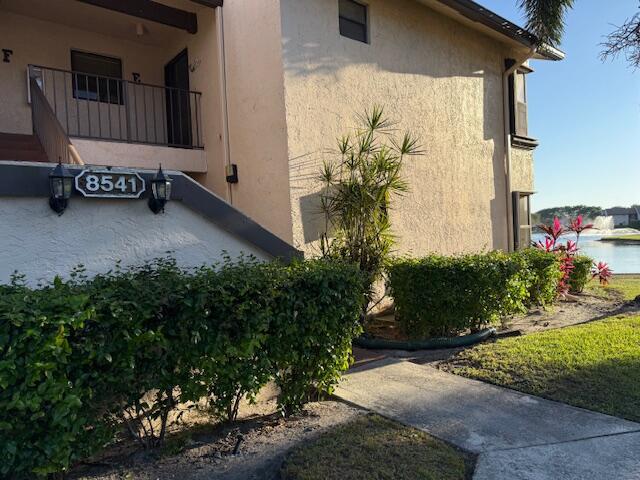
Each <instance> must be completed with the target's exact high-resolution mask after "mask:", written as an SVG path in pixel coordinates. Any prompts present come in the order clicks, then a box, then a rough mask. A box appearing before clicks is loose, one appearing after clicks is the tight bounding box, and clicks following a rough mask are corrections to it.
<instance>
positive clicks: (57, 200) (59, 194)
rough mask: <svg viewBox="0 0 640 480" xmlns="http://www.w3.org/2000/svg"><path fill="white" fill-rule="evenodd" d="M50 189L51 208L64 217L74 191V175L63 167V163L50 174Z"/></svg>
mask: <svg viewBox="0 0 640 480" xmlns="http://www.w3.org/2000/svg"><path fill="white" fill-rule="evenodd" d="M49 187H50V190H51V196H50V197H49V206H50V207H51V209H52V210H53V211H54V212H56V213H57V214H58V215H62V214H63V213H64V211H65V209H66V208H67V203H68V200H69V198H70V197H71V192H72V191H73V175H72V174H71V173H69V170H67V169H66V168H64V167H63V166H62V161H61V160H59V161H58V165H56V167H55V168H54V169H53V170H52V171H51V173H49Z"/></svg>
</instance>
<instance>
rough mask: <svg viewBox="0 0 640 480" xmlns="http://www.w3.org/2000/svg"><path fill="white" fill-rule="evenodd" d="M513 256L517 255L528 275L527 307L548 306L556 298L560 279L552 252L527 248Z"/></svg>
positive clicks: (558, 266)
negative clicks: (525, 266) (524, 265)
mask: <svg viewBox="0 0 640 480" xmlns="http://www.w3.org/2000/svg"><path fill="white" fill-rule="evenodd" d="M514 255H519V256H520V257H521V258H522V259H523V261H524V262H525V264H526V265H527V270H528V274H529V279H528V280H529V298H528V300H527V301H526V304H527V305H549V304H551V303H553V302H554V301H555V299H556V298H557V296H558V282H560V279H561V278H562V272H561V271H560V262H559V261H558V258H557V256H556V255H555V254H554V253H552V252H546V251H544V250H541V249H539V248H527V249H524V250H522V251H520V252H517V253H515V254H514Z"/></svg>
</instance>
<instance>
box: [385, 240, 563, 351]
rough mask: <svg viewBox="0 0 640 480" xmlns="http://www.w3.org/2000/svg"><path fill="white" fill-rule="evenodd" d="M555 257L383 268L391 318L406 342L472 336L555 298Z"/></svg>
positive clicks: (530, 254)
mask: <svg viewBox="0 0 640 480" xmlns="http://www.w3.org/2000/svg"><path fill="white" fill-rule="evenodd" d="M560 276H561V275H560V269H559V264H558V261H557V259H556V257H555V255H553V254H551V253H547V252H543V251H539V250H535V249H527V250H525V251H523V252H518V253H515V254H506V253H501V252H491V253H486V254H476V255H463V256H457V257H445V256H441V255H430V256H427V257H424V258H420V259H402V260H399V261H396V262H394V263H393V264H392V265H391V266H390V268H389V288H390V291H391V295H392V296H393V298H394V300H395V309H396V317H397V318H398V320H399V322H400V325H401V327H402V328H403V330H404V332H405V333H406V334H407V335H408V336H409V337H410V338H412V339H422V338H428V337H440V336H452V335H457V334H459V333H461V332H464V331H467V330H471V331H472V332H473V331H477V330H479V329H481V328H483V327H485V326H487V325H490V324H492V323H495V322H496V321H498V320H499V319H500V318H501V317H503V316H505V315H507V314H511V313H516V312H520V311H524V310H525V308H526V306H527V305H529V304H546V303H550V302H552V301H553V300H554V299H555V297H556V289H557V285H558V280H559V279H560Z"/></svg>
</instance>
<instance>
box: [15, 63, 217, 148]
mask: <svg viewBox="0 0 640 480" xmlns="http://www.w3.org/2000/svg"><path fill="white" fill-rule="evenodd" d="M29 78H30V79H33V80H35V82H36V84H37V86H38V88H40V90H41V91H42V93H43V94H44V97H45V98H46V100H47V103H48V104H49V106H50V107H51V109H52V110H53V113H54V115H55V117H56V119H57V120H58V122H60V124H61V126H62V127H63V129H64V132H65V133H66V134H67V135H68V136H69V137H71V138H81V139H91V140H108V141H115V142H126V143H137V144H144V145H159V146H165V147H176V148H189V149H191V148H196V149H203V148H204V145H203V142H202V135H201V132H200V124H201V122H202V120H201V111H202V104H201V97H202V94H201V93H200V92H194V91H189V90H182V89H179V88H171V87H162V86H159V85H149V84H145V83H135V82H130V81H128V80H122V79H118V78H112V77H104V76H98V75H88V74H85V73H81V72H72V71H67V70H60V69H56V68H47V67H42V66H35V65H29ZM28 96H29V101H30V100H31V84H30V86H29V93H28Z"/></svg>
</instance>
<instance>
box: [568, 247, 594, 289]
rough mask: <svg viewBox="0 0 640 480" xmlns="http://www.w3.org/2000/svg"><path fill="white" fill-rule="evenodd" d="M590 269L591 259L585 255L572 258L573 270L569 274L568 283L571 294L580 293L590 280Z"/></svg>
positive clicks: (591, 265)
mask: <svg viewBox="0 0 640 480" xmlns="http://www.w3.org/2000/svg"><path fill="white" fill-rule="evenodd" d="M591 267H593V258H591V257H587V256H586V255H576V256H575V257H573V270H571V272H570V273H569V282H568V283H569V291H570V292H571V293H582V291H583V290H584V287H585V285H586V284H587V282H588V281H589V279H590V278H591Z"/></svg>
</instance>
